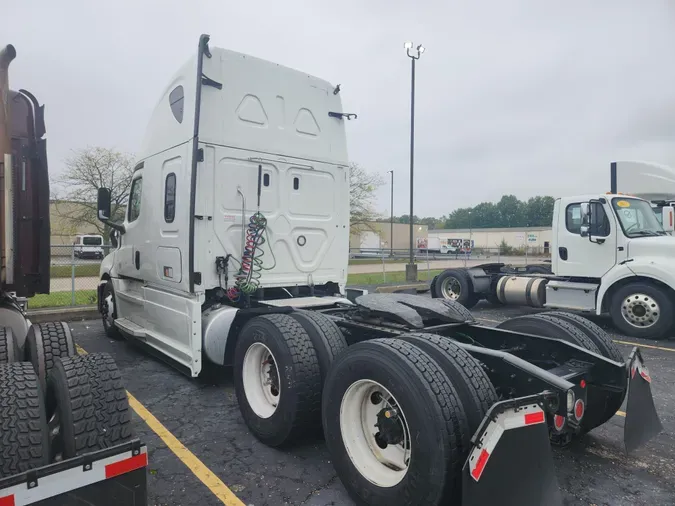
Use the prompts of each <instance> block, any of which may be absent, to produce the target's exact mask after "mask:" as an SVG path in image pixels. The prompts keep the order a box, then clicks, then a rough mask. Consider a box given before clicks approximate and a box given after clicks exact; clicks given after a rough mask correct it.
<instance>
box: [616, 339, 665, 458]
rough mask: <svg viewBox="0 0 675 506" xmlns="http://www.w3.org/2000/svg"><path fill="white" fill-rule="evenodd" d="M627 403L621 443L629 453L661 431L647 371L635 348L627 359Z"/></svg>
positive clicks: (650, 379)
mask: <svg viewBox="0 0 675 506" xmlns="http://www.w3.org/2000/svg"><path fill="white" fill-rule="evenodd" d="M628 364H629V368H628V374H629V375H630V376H629V379H628V401H627V402H626V422H625V423H624V426H623V441H624V444H625V445H626V451H627V452H631V451H633V450H635V449H636V448H638V447H640V446H642V445H643V444H644V443H646V442H647V441H649V440H650V439H652V438H653V437H654V436H656V435H657V434H658V433H659V432H661V431H662V430H663V426H662V425H661V420H659V415H658V414H657V413H656V407H655V406H654V398H653V397H652V388H651V382H652V378H651V376H650V375H649V370H648V369H647V366H645V364H644V361H643V359H642V354H641V353H640V350H639V349H638V348H637V347H636V348H633V351H632V352H631V354H630V358H629V359H628Z"/></svg>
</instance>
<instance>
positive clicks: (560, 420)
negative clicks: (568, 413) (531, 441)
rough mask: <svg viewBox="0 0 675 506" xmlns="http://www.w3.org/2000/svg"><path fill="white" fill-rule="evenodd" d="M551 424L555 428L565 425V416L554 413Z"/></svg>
mask: <svg viewBox="0 0 675 506" xmlns="http://www.w3.org/2000/svg"><path fill="white" fill-rule="evenodd" d="M553 425H554V426H555V428H556V429H557V430H561V429H562V428H563V426H564V425H565V417H564V416H560V415H555V416H554V417H553Z"/></svg>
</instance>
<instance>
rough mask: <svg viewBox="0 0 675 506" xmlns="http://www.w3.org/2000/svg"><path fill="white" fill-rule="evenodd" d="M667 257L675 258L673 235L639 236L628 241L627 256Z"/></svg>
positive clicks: (674, 239) (674, 238)
mask: <svg viewBox="0 0 675 506" xmlns="http://www.w3.org/2000/svg"><path fill="white" fill-rule="evenodd" d="M635 257H667V258H671V259H672V258H675V237H672V236H669V235H664V236H659V237H639V238H636V239H631V240H630V241H629V243H628V258H635Z"/></svg>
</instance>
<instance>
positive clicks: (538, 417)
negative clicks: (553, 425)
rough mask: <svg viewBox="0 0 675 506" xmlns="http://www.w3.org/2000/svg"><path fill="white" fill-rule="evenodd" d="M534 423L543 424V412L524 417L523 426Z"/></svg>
mask: <svg viewBox="0 0 675 506" xmlns="http://www.w3.org/2000/svg"><path fill="white" fill-rule="evenodd" d="M535 423H544V412H543V411H539V412H538V413H528V414H527V415H525V425H534V424H535Z"/></svg>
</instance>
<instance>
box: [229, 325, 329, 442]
mask: <svg viewBox="0 0 675 506" xmlns="http://www.w3.org/2000/svg"><path fill="white" fill-rule="evenodd" d="M280 371H282V372H283V375H281V374H280ZM234 389H235V392H236V394H237V401H238V403H239V410H240V411H241V415H242V417H243V418H244V421H245V422H246V425H247V426H248V428H249V429H250V430H251V432H252V433H253V435H254V436H255V437H256V438H258V439H259V440H260V441H262V442H263V443H265V444H267V445H269V446H281V445H285V444H289V443H291V442H293V441H295V440H298V439H300V438H302V437H303V436H305V435H308V434H312V435H314V434H319V431H320V428H321V369H320V367H319V360H318V358H317V353H316V351H315V349H314V346H313V344H312V340H311V339H310V337H309V335H308V334H307V332H306V331H305V329H304V328H303V327H302V325H301V324H300V323H299V322H298V321H297V320H295V319H294V318H293V317H291V316H290V315H287V314H270V315H265V316H257V317H255V318H252V319H251V320H249V321H248V322H247V323H246V325H244V327H243V328H242V329H241V332H240V333H239V336H238V338H237V345H236V347H235V350H234Z"/></svg>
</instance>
